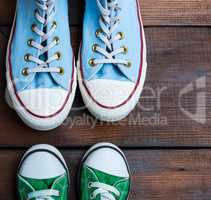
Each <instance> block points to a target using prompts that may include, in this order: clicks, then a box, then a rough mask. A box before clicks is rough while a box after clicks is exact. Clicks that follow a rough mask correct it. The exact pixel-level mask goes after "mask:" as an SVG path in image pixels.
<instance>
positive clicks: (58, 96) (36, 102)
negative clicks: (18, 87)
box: [18, 88, 68, 116]
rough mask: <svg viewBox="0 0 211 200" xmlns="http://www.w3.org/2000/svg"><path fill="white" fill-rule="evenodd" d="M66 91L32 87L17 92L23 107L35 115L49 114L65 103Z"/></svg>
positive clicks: (52, 113)
mask: <svg viewBox="0 0 211 200" xmlns="http://www.w3.org/2000/svg"><path fill="white" fill-rule="evenodd" d="M67 95H68V91H66V90H64V89H47V88H46V89H43V88H42V89H32V90H24V91H22V92H19V93H18V96H19V97H20V100H21V101H22V103H23V104H24V106H25V109H27V110H29V111H30V112H31V113H33V114H34V115H37V116H50V115H54V114H55V113H56V112H58V111H59V110H60V109H61V108H62V106H63V105H64V104H65V100H66V98H67Z"/></svg>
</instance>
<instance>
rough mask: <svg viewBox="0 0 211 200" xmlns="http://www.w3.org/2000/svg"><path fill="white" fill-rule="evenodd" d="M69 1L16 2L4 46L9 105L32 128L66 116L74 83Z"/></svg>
mask: <svg viewBox="0 0 211 200" xmlns="http://www.w3.org/2000/svg"><path fill="white" fill-rule="evenodd" d="M74 65H75V64H74V56H73V51H72V47H71V39H70V29H69V16H68V1H67V0H18V1H17V8H16V16H15V19H14V23H13V28H12V33H11V36H10V41H9V45H8V50H7V89H6V90H7V91H6V100H7V103H8V104H9V105H10V106H11V107H13V108H14V109H15V110H16V112H17V113H18V115H19V116H20V117H21V119H22V120H23V121H24V122H25V123H26V124H27V125H28V126H30V127H31V128H33V129H36V130H42V131H47V130H51V129H54V128H56V127H58V126H59V125H61V124H62V122H63V121H64V120H65V119H66V117H67V116H68V114H69V112H70V110H71V107H72V103H73V99H74V96H75V89H76V85H77V80H76V71H75V67H74Z"/></svg>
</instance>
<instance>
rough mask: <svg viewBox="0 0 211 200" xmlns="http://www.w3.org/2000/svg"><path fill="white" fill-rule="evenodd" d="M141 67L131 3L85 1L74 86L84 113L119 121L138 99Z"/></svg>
mask: <svg viewBox="0 0 211 200" xmlns="http://www.w3.org/2000/svg"><path fill="white" fill-rule="evenodd" d="M146 69H147V62H146V43H145V36H144V30H143V24H142V20H141V14H140V10H139V5H138V1H137V0H131V1H128V0H86V7H85V15H84V24H83V41H82V45H81V51H80V55H79V61H78V75H79V86H80V90H81V93H82V96H83V99H84V102H85V104H86V106H87V107H88V109H89V110H90V112H91V113H92V114H93V115H95V116H96V117H97V118H98V119H101V120H103V121H117V120H121V119H123V118H125V117H126V116H127V115H128V114H129V113H130V112H131V111H132V110H133V108H134V107H135V105H136V104H137V102H138V101H139V98H140V94H141V92H142V89H143V85H144V82H145V75H146Z"/></svg>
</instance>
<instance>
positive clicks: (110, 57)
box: [92, 0, 130, 66]
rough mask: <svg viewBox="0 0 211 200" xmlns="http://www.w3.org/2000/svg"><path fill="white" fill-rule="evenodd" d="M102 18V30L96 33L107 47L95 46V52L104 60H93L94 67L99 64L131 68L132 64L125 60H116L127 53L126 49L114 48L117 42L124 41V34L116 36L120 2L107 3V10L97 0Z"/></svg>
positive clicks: (100, 20)
mask: <svg viewBox="0 0 211 200" xmlns="http://www.w3.org/2000/svg"><path fill="white" fill-rule="evenodd" d="M96 1H97V5H98V8H99V11H100V13H101V17H100V19H99V25H100V29H99V30H98V31H97V32H96V35H97V37H98V38H99V39H100V40H101V41H102V42H103V43H104V44H105V45H106V48H105V49H103V48H102V47H100V46H99V45H97V44H96V45H94V46H93V50H94V51H96V52H98V53H100V54H102V55H103V56H104V58H103V59H92V61H93V65H97V64H122V65H125V66H130V62H129V61H128V60H124V59H117V58H115V57H116V56H117V55H119V54H125V53H126V52H127V48H126V47H121V48H118V49H114V48H113V43H114V42H115V41H117V40H121V39H123V33H121V32H119V33H118V34H115V36H114V32H115V31H116V29H117V27H118V25H119V23H120V18H119V13H120V11H121V8H120V7H119V5H118V0H111V1H110V2H107V6H106V8H105V7H104V6H103V5H102V4H101V2H100V0H96Z"/></svg>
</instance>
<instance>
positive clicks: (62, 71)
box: [59, 67, 64, 75]
mask: <svg viewBox="0 0 211 200" xmlns="http://www.w3.org/2000/svg"><path fill="white" fill-rule="evenodd" d="M59 74H60V75H64V68H63V67H59Z"/></svg>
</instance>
